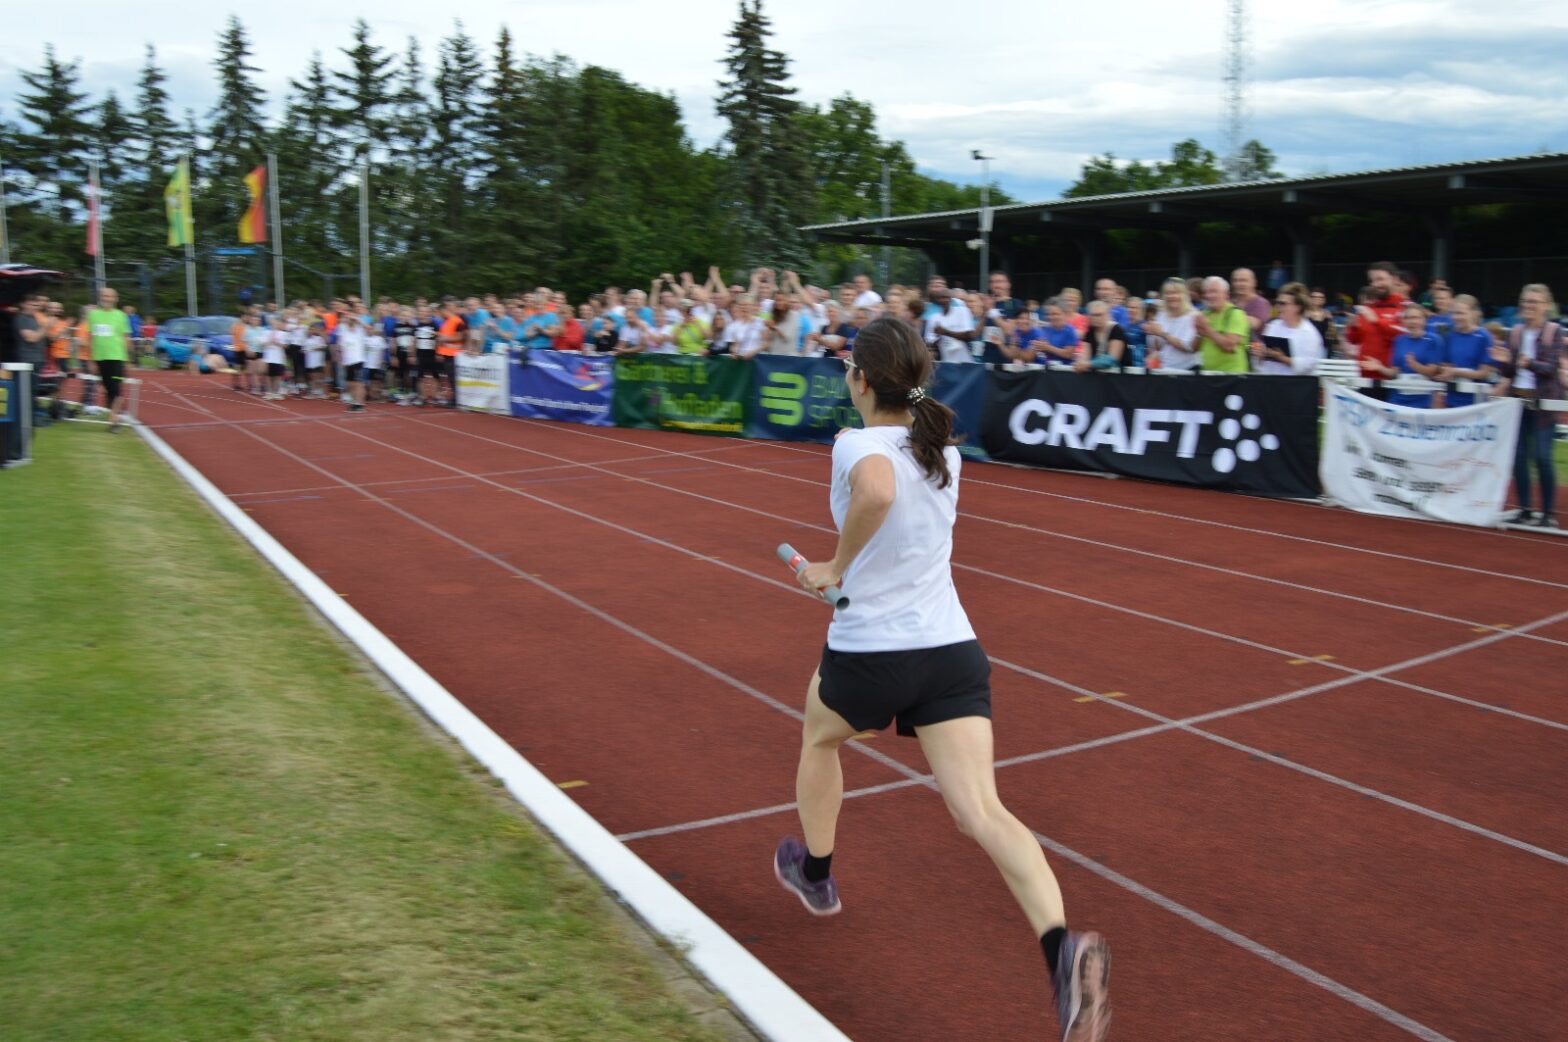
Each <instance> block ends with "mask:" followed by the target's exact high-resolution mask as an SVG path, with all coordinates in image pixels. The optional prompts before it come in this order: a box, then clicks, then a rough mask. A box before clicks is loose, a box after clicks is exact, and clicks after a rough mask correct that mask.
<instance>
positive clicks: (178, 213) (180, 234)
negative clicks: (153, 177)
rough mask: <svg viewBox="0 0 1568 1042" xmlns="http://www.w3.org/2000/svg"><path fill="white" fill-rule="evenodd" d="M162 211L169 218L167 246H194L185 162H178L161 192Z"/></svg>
mask: <svg viewBox="0 0 1568 1042" xmlns="http://www.w3.org/2000/svg"><path fill="white" fill-rule="evenodd" d="M163 210H164V213H166V214H167V215H168V217H169V245H170V246H185V245H187V244H194V243H195V241H196V220H195V218H193V217H192V216H191V173H190V166H189V163H188V161H187V160H184V159H182V160H180V164H179V166H177V167H175V168H174V176H173V177H171V178H169V184H168V187H166V188H165V189H164V190H163Z"/></svg>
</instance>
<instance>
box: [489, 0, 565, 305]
mask: <svg viewBox="0 0 1568 1042" xmlns="http://www.w3.org/2000/svg"><path fill="white" fill-rule="evenodd" d="M533 79H536V78H535V77H528V76H526V75H525V73H524V70H523V69H522V68H520V67H519V66H518V64H517V60H516V57H515V55H514V53H513V50H512V33H511V30H509V29H508V28H507V27H506V26H504V25H503V26H502V27H501V32H500V35H499V36H498V37H497V39H496V45H495V64H494V66H493V68H492V69H491V72H490V78H489V82H488V83H487V84H486V86H485V88H484V90H483V91H482V97H483V108H482V109H481V111H480V113H479V125H480V128H481V133H480V144H481V146H482V147H481V148H480V149H479V150H478V155H477V156H476V160H477V162H476V164H475V165H476V166H477V168H478V171H479V175H480V179H481V180H480V183H479V185H478V186H477V188H478V192H479V196H480V198H482V199H483V200H484V213H485V220H484V221H483V222H480V223H478V224H477V225H476V226H475V227H474V228H473V229H472V232H471V234H470V236H469V238H470V241H471V242H472V244H473V247H474V257H475V270H474V272H473V273H472V277H473V278H475V279H477V280H478V281H480V282H483V283H485V284H487V285H495V284H501V285H513V286H518V285H522V284H523V283H524V282H525V281H527V280H528V279H529V278H530V277H532V278H533V279H534V280H535V281H537V280H539V279H541V278H544V277H545V275H546V274H547V273H546V272H543V271H540V270H539V269H538V267H537V265H536V264H535V261H536V260H537V258H538V257H539V256H540V255H541V254H548V253H550V252H553V251H552V250H548V249H545V248H544V247H545V246H546V244H545V242H544V235H543V232H544V228H545V223H544V220H543V216H544V207H545V205H546V204H547V202H548V200H547V199H546V198H545V193H544V192H543V191H541V188H540V181H539V176H540V166H541V165H542V164H541V159H542V155H543V153H544V152H545V151H547V149H548V143H547V141H544V140H541V137H542V136H543V135H542V131H543V130H544V128H543V127H542V126H540V125H539V123H538V122H536V121H535V120H534V119H533V118H531V117H532V116H533V115H534V114H535V113H534V112H533V111H531V110H532V109H533V106H532V104H531V101H532V99H531V98H530V96H529V93H528V90H529V87H530V86H537V84H535V83H532V82H531V81H532V80H533Z"/></svg>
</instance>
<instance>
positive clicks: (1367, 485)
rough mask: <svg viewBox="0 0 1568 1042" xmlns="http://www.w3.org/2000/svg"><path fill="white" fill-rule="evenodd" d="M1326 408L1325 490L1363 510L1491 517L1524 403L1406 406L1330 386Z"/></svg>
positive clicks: (1502, 498) (1491, 520)
mask: <svg viewBox="0 0 1568 1042" xmlns="http://www.w3.org/2000/svg"><path fill="white" fill-rule="evenodd" d="M1325 407H1326V409H1327V412H1326V418H1327V425H1326V427H1325V429H1324V431H1323V454H1322V458H1321V463H1320V464H1319V472H1320V476H1321V477H1322V480H1323V493H1324V495H1326V496H1328V497H1329V498H1331V499H1333V500H1335V501H1336V502H1338V503H1339V504H1340V505H1341V506H1345V507H1349V508H1350V509H1352V510H1360V511H1362V512H1364V513H1368V514H1387V515H1389V516H1392V517H1420V518H1428V519H1430V520H1436V521H1454V522H1458V523H1459V524H1465V525H1495V524H1496V523H1497V521H1498V517H1499V515H1500V514H1501V513H1502V511H1503V505H1504V503H1505V502H1506V501H1507V497H1508V482H1509V480H1510V479H1511V477H1512V475H1513V466H1514V445H1515V443H1516V442H1517V440H1518V437H1519V419H1520V414H1521V413H1522V412H1523V411H1524V403H1523V402H1521V401H1519V400H1518V399H1517V398H1499V399H1495V400H1493V401H1489V402H1484V403H1482V404H1480V405H1467V406H1464V407H1463V408H1459V409H1410V408H1406V407H1405V406H1402V405H1389V404H1387V403H1386V402H1380V401H1378V400H1377V399H1375V398H1368V397H1367V396H1366V395H1364V394H1359V393H1357V392H1355V391H1352V390H1350V389H1349V388H1345V387H1331V388H1330V389H1329V391H1328V401H1327V402H1326V403H1325Z"/></svg>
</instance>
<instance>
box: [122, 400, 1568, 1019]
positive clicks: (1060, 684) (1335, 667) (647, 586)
mask: <svg viewBox="0 0 1568 1042" xmlns="http://www.w3.org/2000/svg"><path fill="white" fill-rule="evenodd" d="M144 392H145V393H144V398H143V418H144V419H145V420H146V421H147V422H149V423H150V424H152V425H153V426H154V427H155V428H157V429H158V431H159V433H160V434H161V435H162V436H163V437H164V438H165V439H166V440H167V441H168V442H169V443H170V444H171V445H172V446H173V447H174V448H175V449H176V450H178V451H179V452H180V453H181V454H183V455H184V456H185V457H186V458H187V459H188V460H190V461H191V463H193V464H194V465H195V466H196V467H197V468H198V469H200V470H201V471H202V472H203V473H204V474H206V475H207V476H208V477H209V478H210V479H211V480H212V481H213V482H214V483H216V484H217V485H218V487H219V488H221V489H223V490H224V491H225V492H226V493H228V494H229V495H230V496H232V497H233V498H234V499H235V501H236V502H237V503H239V504H240V505H242V506H243V507H244V508H245V509H246V510H248V511H249V512H250V513H251V515H252V516H253V517H254V518H255V519H256V520H257V521H258V522H259V523H260V524H262V525H263V526H264V527H265V528H267V529H268V530H269V531H270V532H272V533H273V534H274V535H275V536H276V537H277V538H278V539H279V540H281V541H282V542H283V543H284V545H286V546H287V547H288V548H289V549H290V550H291V551H292V552H293V553H294V554H295V555H296V556H298V557H299V558H300V559H301V560H302V561H304V562H305V564H306V565H308V566H310V567H311V568H313V569H314V570H315V571H316V572H317V573H318V574H320V575H321V576H322V577H324V578H325V579H326V580H327V581H328V582H329V583H331V584H332V586H333V587H334V588H335V589H336V590H338V591H339V592H340V593H342V594H343V595H344V596H346V597H347V598H348V599H349V601H350V603H352V604H353V605H355V607H357V608H358V609H359V610H360V611H361V612H362V613H363V614H364V615H365V616H366V617H368V618H369V619H370V621H371V622H373V623H374V624H376V625H377V626H379V627H380V628H381V629H382V630H383V631H384V632H386V633H387V634H388V635H389V636H390V637H391V638H392V639H393V640H395V641H397V642H398V644H399V645H400V646H402V647H403V648H404V649H405V650H407V651H408V652H409V654H411V655H412V656H413V657H414V658H415V659H417V660H418V661H419V663H420V664H421V665H422V666H423V667H424V668H425V669H427V670H429V671H430V673H431V674H433V675H434V676H435V677H436V678H437V679H438V680H440V681H441V682H442V683H443V684H445V685H446V686H447V688H448V689H450V690H451V691H452V692H453V693H454V694H455V695H456V696H457V697H459V698H461V699H462V700H463V701H464V702H465V703H466V704H467V705H469V706H470V707H471V708H473V709H474V710H475V711H476V712H477V713H478V714H479V715H480V716H481V717H483V718H484V719H485V721H486V722H487V723H488V724H489V725H490V726H491V727H493V728H494V729H495V730H496V731H497V732H498V733H500V734H501V735H502V736H503V737H505V738H506V739H507V740H508V741H510V742H512V743H513V744H514V745H515V746H516V747H517V748H518V749H519V750H520V751H522V752H523V753H524V754H525V755H526V756H527V757H528V758H529V759H530V760H531V761H532V762H534V763H535V764H536V765H537V766H538V767H539V768H540V769H541V770H543V771H544V772H545V773H546V774H548V775H549V776H550V777H552V778H554V779H556V780H557V781H558V782H561V783H567V782H576V783H585V784H578V785H575V786H572V787H571V788H570V794H571V796H572V797H573V798H574V799H576V800H577V801H578V802H579V803H580V804H581V805H582V806H584V807H585V808H586V809H587V810H588V811H589V812H590V813H592V814H593V815H594V816H595V817H597V818H598V819H599V820H600V821H602V822H603V823H604V824H605V825H606V826H607V827H609V828H610V829H612V830H614V831H615V832H617V833H618V834H620V835H621V836H622V837H623V838H624V839H625V841H626V842H627V843H628V844H629V845H630V846H631V847H632V849H633V850H635V851H636V852H637V853H638V854H639V855H640V856H641V857H643V858H644V859H645V860H647V861H648V862H649V863H650V864H651V865H653V866H654V867H655V868H656V869H658V870H659V871H660V872H661V873H663V874H664V875H665V876H666V878H668V879H670V880H671V881H673V882H674V884H675V885H676V886H677V887H678V888H680V889H681V891H682V892H684V893H685V894H687V895H688V896H689V897H691V898H692V900H694V901H695V902H696V903H697V904H698V905H699V906H701V907H702V908H703V909H704V911H706V912H707V913H708V914H709V915H710V916H712V917H713V918H714V919H715V920H717V921H718V922H719V923H720V924H721V925H723V926H724V927H725V928H726V929H727V930H729V931H730V932H731V933H732V934H733V935H734V936H735V937H737V938H738V939H739V940H740V941H741V942H742V943H744V944H746V945H747V946H748V947H749V948H750V949H751V950H752V951H754V952H755V953H756V954H757V955H758V956H759V957H761V958H762V959H763V960H764V961H766V962H767V963H768V964H769V965H770V966H771V967H772V968H773V969H774V970H775V971H777V972H778V973H779V974H780V975H781V976H782V977H783V978H784V979H785V980H786V981H788V982H789V983H790V984H791V985H792V986H793V987H794V988H796V989H797V990H798V991H800V992H801V994H802V995H804V996H805V997H806V998H807V999H808V1000H809V1001H811V1002H812V1003H813V1004H815V1005H816V1006H817V1007H818V1008H819V1009H821V1010H822V1011H823V1012H824V1013H825V1014H826V1015H827V1016H829V1017H830V1018H832V1019H833V1020H834V1021H835V1022H836V1023H837V1024H838V1025H839V1026H840V1027H841V1028H843V1029H844V1030H845V1031H846V1032H847V1033H848V1034H849V1035H850V1036H852V1037H853V1038H855V1039H857V1040H859V1042H951V1040H955V1039H958V1040H967V1039H975V1040H992V1039H1023V1038H1031V1039H1033V1038H1044V1037H1050V1036H1049V1032H1050V1030H1051V1028H1050V1025H1051V1023H1052V1019H1051V1016H1050V1013H1049V1009H1048V1001H1047V999H1048V985H1047V984H1046V981H1045V975H1044V971H1043V963H1042V960H1041V958H1040V955H1039V950H1038V946H1037V945H1036V944H1035V942H1034V939H1033V938H1032V937H1031V936H1030V934H1029V931H1028V928H1027V926H1026V925H1025V923H1024V921H1023V919H1022V917H1021V915H1020V914H1019V913H1018V911H1017V910H1016V908H1015V907H1014V906H1013V904H1012V902H1011V898H1010V897H1009V896H1008V894H1007V892H1006V889H1005V887H1004V886H1003V884H1002V883H1001V881H1000V879H999V878H998V877H997V876H996V874H995V872H994V870H993V869H992V867H991V865H990V864H989V862H988V861H987V860H986V858H985V857H984V855H983V854H982V853H981V852H980V851H979V850H978V848H975V847H974V846H973V845H972V844H970V843H969V841H967V840H965V839H964V838H962V837H961V836H960V835H958V833H957V832H956V830H954V829H953V828H952V826H951V823H950V821H949V820H948V818H947V815H946V812H945V810H944V809H943V807H942V804H941V801H940V799H939V797H938V796H937V795H936V794H935V793H934V792H933V791H932V789H931V788H930V782H929V778H927V777H926V776H925V771H926V769H927V768H926V764H925V762H924V760H923V758H922V757H921V755H920V751H919V747H918V745H916V744H915V743H914V742H912V741H908V740H902V739H898V738H896V737H894V736H892V735H891V734H883V735H879V736H877V737H876V738H874V739H868V740H864V741H860V742H856V743H852V745H851V746H850V747H847V748H846V752H845V754H844V757H843V759H844V765H845V776H846V786H847V788H849V789H850V790H851V793H850V797H849V799H848V800H847V802H846V805H845V809H844V813H843V816H842V819H841V820H842V827H841V838H840V842H839V847H838V850H837V851H836V858H835V861H834V869H835V872H836V873H837V874H838V875H839V876H840V880H841V886H842V889H843V895H844V903H845V911H844V914H842V915H840V916H838V917H836V918H834V919H829V920H816V919H813V918H811V917H809V916H807V915H805V914H804V913H803V912H802V911H801V909H800V907H799V905H798V903H797V902H795V901H794V899H793V898H791V897H789V896H788V895H786V894H784V893H782V892H781V891H780V890H779V889H778V888H777V885H776V884H775V883H774V882H773V880H772V877H771V873H770V871H769V868H768V861H769V858H770V856H771V852H772V848H773V845H774V843H775V841H776V840H777V839H778V837H779V836H781V835H783V834H785V833H787V832H792V831H795V830H797V828H798V825H797V823H796V820H795V817H794V812H793V808H792V806H791V805H790V800H791V799H792V798H793V784H794V761H795V755H796V749H797V732H798V706H799V705H800V703H801V700H802V697H803V692H804V687H805V682H806V680H807V679H808V678H809V676H810V673H811V670H812V668H813V666H814V665H815V661H816V656H817V652H818V649H819V648H820V646H821V641H822V633H823V629H824V627H825V625H826V622H827V618H826V615H825V612H824V610H823V609H822V607H821V606H820V605H818V604H815V603H813V602H812V601H811V600H810V599H808V598H806V597H805V596H804V595H801V594H799V592H798V591H797V590H794V589H793V586H792V584H791V583H790V582H789V576H788V574H787V573H785V572H784V571H783V569H782V568H780V567H779V566H778V565H777V563H776V561H775V560H774V558H773V556H772V550H773V547H774V546H775V545H777V544H778V543H779V542H782V541H789V542H792V543H794V544H795V545H796V546H798V547H800V548H801V549H802V550H803V551H804V552H806V553H807V554H808V556H810V555H813V554H815V555H821V554H822V553H824V552H826V551H827V550H828V549H830V548H831V546H832V535H831V528H830V521H829V518H828V511H827V496H826V492H827V489H826V480H827V477H828V464H827V460H826V459H825V458H824V456H825V450H824V449H823V448H822V447H818V446H800V445H783V444H777V443H767V442H760V443H759V442H742V441H736V440H728V439H720V438H711V437H702V436H695V435H680V434H667V433H660V432H647V431H622V430H602V429H590V428H584V427H576V426H570V425H560V424H550V423H540V422H525V421H515V420H505V419H500V418H496V417H489V416H477V415H469V414H455V413H449V412H444V411H442V412H437V411H434V410H423V409H397V408H392V407H383V406H373V407H372V408H371V409H370V410H368V411H367V412H366V413H364V414H361V415H355V416H347V415H345V414H344V412H343V411H342V409H341V407H340V406H337V405H333V404H329V403H323V402H293V401H291V402H285V403H270V402H262V401H258V400H256V399H253V398H248V397H243V396H240V395H236V394H234V393H233V392H230V391H228V390H226V389H225V388H224V387H223V385H222V383H221V381H219V380H214V379H204V378H199V377H191V376H187V375H184V374H160V375H158V376H157V377H154V378H151V379H149V380H148V382H147V384H146V385H145V388H144ZM961 509H962V517H961V519H960V523H959V526H958V529H957V532H956V551H955V577H956V581H957V583H958V586H959V590H960V594H961V596H962V597H963V599H964V602H965V605H966V607H967V608H968V611H969V614H970V616H971V618H972V619H973V620H974V621H975V623H976V628H977V630H978V631H979V633H980V636H981V639H982V641H983V642H984V644H985V646H986V648H987V651H988V652H989V653H990V654H991V655H992V657H993V660H994V662H995V665H996V668H995V670H994V684H995V711H996V726H997V756H998V760H999V768H998V779H999V784H1000V787H1001V791H1002V794H1003V796H1004V798H1005V799H1006V801H1007V802H1008V804H1009V805H1010V806H1011V807H1012V808H1013V810H1014V811H1015V812H1016V813H1017V814H1018V815H1019V817H1021V818H1022V819H1023V820H1024V821H1025V822H1026V823H1027V824H1028V825H1029V826H1030V827H1031V828H1033V829H1035V830H1036V833H1037V835H1038V836H1039V837H1040V839H1041V841H1042V843H1044V844H1045V845H1046V848H1047V851H1048V854H1049V855H1050V857H1051V860H1052V863H1053V865H1054V867H1055V869H1056V871H1057V873H1058V875H1059V876H1060V878H1061V881H1062V886H1063V888H1064V891H1065V892H1066V894H1067V898H1068V908H1069V915H1070V916H1071V919H1072V921H1073V923H1074V924H1077V925H1083V926H1092V927H1095V928H1098V929H1100V930H1103V931H1104V932H1105V933H1106V934H1107V935H1108V936H1109V938H1110V939H1111V942H1112V945H1113V947H1114V950H1115V973H1114V975H1113V985H1114V989H1113V995H1114V1004H1115V1007H1116V1024H1115V1027H1114V1029H1113V1037H1114V1038H1116V1039H1118V1040H1122V1042H1133V1040H1147V1042H1167V1040H1177V1039H1195V1040H1196V1039H1201V1040H1205V1042H1215V1040H1248V1042H1255V1040H1263V1039H1267V1040H1302V1042H1307V1040H1313V1042H1323V1040H1330V1039H1335V1040H1337V1039H1343V1040H1358V1042H1359V1040H1381V1039H1408V1038H1411V1037H1415V1038H1422V1039H1429V1040H1443V1039H1451V1040H1454V1042H1460V1040H1475V1042H1483V1040H1503V1039H1506V1040H1530V1039H1535V1040H1543V1042H1545V1040H1550V1039H1561V1038H1563V1037H1564V1036H1565V1032H1568V1028H1565V1027H1564V1025H1565V1023H1568V967H1565V965H1564V960H1563V959H1562V958H1561V954H1562V947H1561V946H1562V938H1563V937H1564V936H1568V901H1565V899H1564V897H1563V895H1564V893H1568V885H1565V884H1568V816H1565V815H1564V814H1563V807H1564V805H1565V803H1568V704H1565V696H1568V683H1565V682H1564V676H1565V673H1568V541H1562V540H1557V539H1553V538H1551V537H1548V536H1533V535H1529V534H1503V533H1497V532H1489V531H1479V530H1472V529H1463V528H1458V527H1453V526H1445V525H1436V524H1418V523H1409V522H1400V521H1394V520H1389V519H1381V518H1372V517H1362V516H1357V515H1351V514H1347V513H1343V512H1336V511H1330V510H1323V509H1318V508H1313V507H1307V506H1303V505H1300V504H1293V503H1277V502H1271V501H1266V500H1257V499H1249V498H1244V497H1238V496H1225V495H1219V494H1213V493H1201V492H1196V491H1193V490H1187V489H1178V488H1168V487H1163V486H1156V485H1149V484H1141V483H1135V482H1128V481H1105V480H1100V479H1096V478H1090V477H1083V476H1076V475H1063V474H1053V473H1045V472H1041V471H1028V470H1019V469H1014V468H1006V467H1001V466H989V465H977V464H968V465H966V467H965V471H964V487H963V494H962V502H961Z"/></svg>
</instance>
